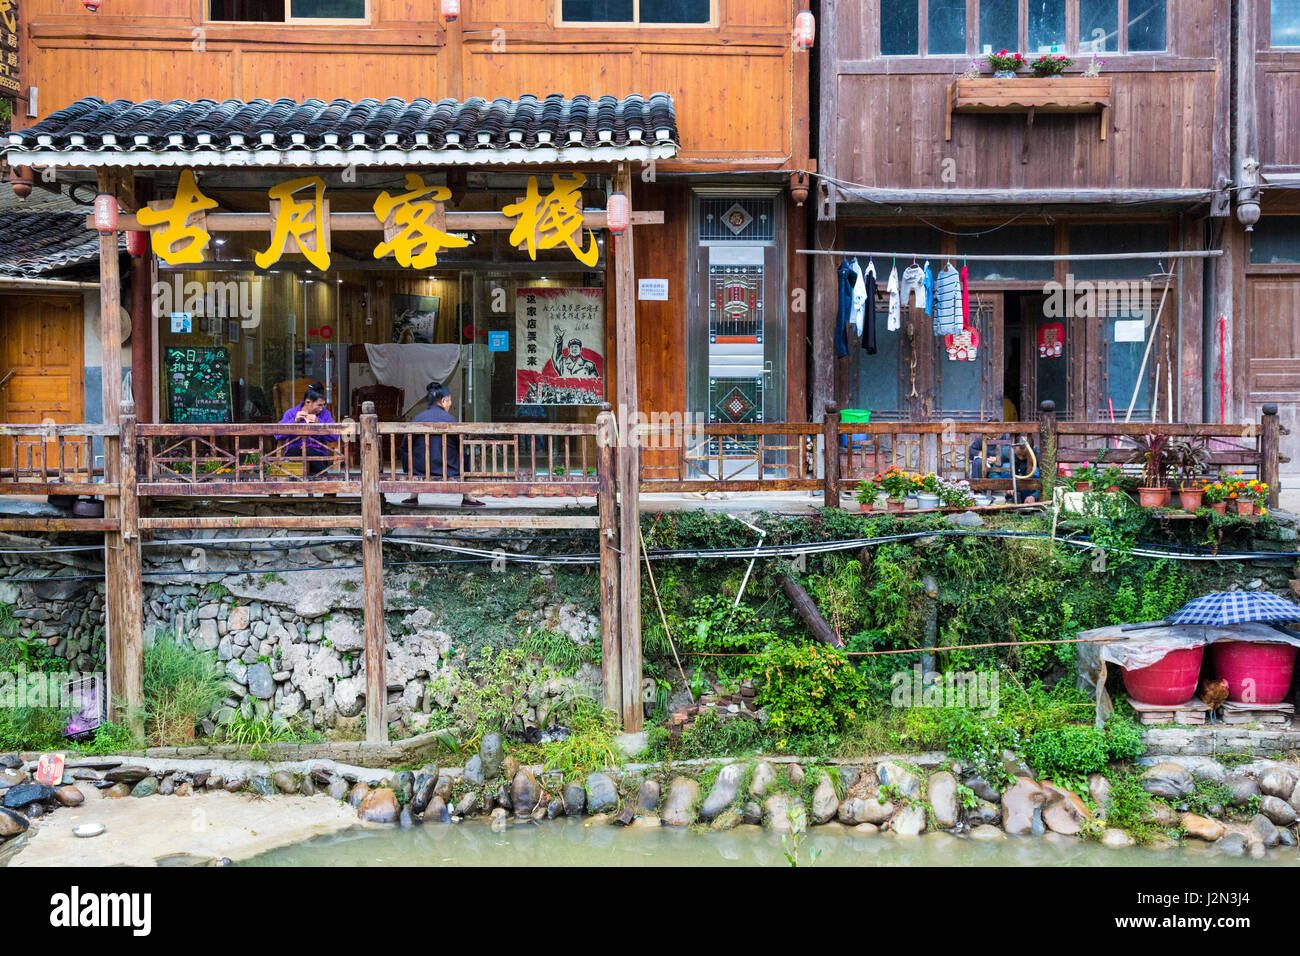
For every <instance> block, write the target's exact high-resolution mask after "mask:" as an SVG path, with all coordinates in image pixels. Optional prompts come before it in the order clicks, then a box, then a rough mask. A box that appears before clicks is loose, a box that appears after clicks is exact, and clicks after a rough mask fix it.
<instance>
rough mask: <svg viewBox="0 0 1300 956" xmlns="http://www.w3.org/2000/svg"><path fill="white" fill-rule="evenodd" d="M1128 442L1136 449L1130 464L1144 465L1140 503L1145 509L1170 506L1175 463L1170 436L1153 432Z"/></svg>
mask: <svg viewBox="0 0 1300 956" xmlns="http://www.w3.org/2000/svg"><path fill="white" fill-rule="evenodd" d="M1126 440H1127V441H1128V442H1129V443H1130V444H1131V445H1132V446H1133V448H1134V451H1133V454H1132V456H1131V457H1130V458H1129V463H1130V464H1141V465H1142V484H1141V485H1139V486H1138V503H1139V504H1140V505H1141V506H1142V507H1143V508H1163V507H1165V506H1166V505H1168V504H1169V471H1170V469H1171V468H1172V467H1173V463H1174V462H1173V457H1172V454H1171V450H1170V447H1169V436H1168V435H1162V434H1160V433H1158V432H1153V433H1151V434H1149V435H1138V436H1136V437H1133V438H1129V439H1126Z"/></svg>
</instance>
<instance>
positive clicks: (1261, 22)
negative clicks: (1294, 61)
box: [1255, 0, 1300, 53]
mask: <svg viewBox="0 0 1300 956" xmlns="http://www.w3.org/2000/svg"><path fill="white" fill-rule="evenodd" d="M1255 22H1256V24H1257V26H1256V31H1257V34H1258V37H1259V39H1260V40H1261V41H1262V42H1260V43H1256V46H1258V47H1259V48H1260V49H1261V50H1277V51H1278V52H1279V53H1296V52H1300V43H1296V45H1295V46H1274V45H1273V4H1272V3H1270V2H1269V0H1264V2H1263V3H1261V4H1260V5H1259V19H1258V20H1256V21H1255Z"/></svg>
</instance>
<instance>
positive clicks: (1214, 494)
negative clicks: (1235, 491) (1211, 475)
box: [1201, 477, 1232, 505]
mask: <svg viewBox="0 0 1300 956" xmlns="http://www.w3.org/2000/svg"><path fill="white" fill-rule="evenodd" d="M1201 491H1202V492H1204V494H1203V495H1202V496H1201V500H1202V501H1203V502H1205V503H1206V504H1207V505H1217V504H1218V503H1219V502H1221V501H1227V500H1228V494H1229V492H1231V491H1232V482H1231V481H1224V480H1223V479H1222V477H1220V479H1219V480H1218V481H1207V482H1206V483H1205V485H1204V486H1203V487H1202V488H1201Z"/></svg>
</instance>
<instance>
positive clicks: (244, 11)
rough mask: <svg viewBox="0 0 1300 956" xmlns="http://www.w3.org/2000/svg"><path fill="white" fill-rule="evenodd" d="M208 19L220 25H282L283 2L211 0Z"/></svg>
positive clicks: (268, 0)
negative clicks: (220, 23)
mask: <svg viewBox="0 0 1300 956" xmlns="http://www.w3.org/2000/svg"><path fill="white" fill-rule="evenodd" d="M208 19H209V20H215V21H218V22H222V23H231V22H233V23H249V22H251V23H283V22H284V0H212V2H211V6H210V7H209V8H208Z"/></svg>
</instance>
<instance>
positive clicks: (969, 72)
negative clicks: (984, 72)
mask: <svg viewBox="0 0 1300 956" xmlns="http://www.w3.org/2000/svg"><path fill="white" fill-rule="evenodd" d="M979 75H980V61H979V60H977V59H976V58H974V57H971V61H970V66H969V67H967V68H966V72H965V73H963V74H962V76H964V77H965V78H966V79H968V80H974V79H976V78H978V77H979Z"/></svg>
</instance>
